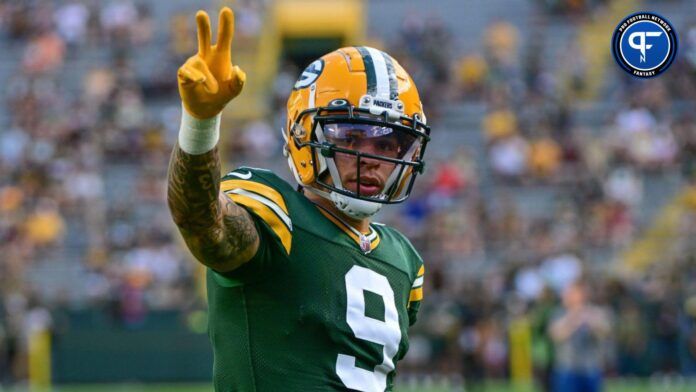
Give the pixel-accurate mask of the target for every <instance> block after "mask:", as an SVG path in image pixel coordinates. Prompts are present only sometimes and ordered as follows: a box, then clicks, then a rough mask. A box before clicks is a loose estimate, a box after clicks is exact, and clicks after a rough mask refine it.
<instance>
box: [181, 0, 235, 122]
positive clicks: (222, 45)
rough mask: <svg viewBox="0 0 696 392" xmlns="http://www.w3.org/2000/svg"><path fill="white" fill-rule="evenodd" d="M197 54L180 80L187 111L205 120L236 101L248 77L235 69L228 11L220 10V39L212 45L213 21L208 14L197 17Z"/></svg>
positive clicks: (197, 15)
mask: <svg viewBox="0 0 696 392" xmlns="http://www.w3.org/2000/svg"><path fill="white" fill-rule="evenodd" d="M196 24H197V26H198V53H196V54H195V55H193V56H191V57H189V59H188V60H186V62H185V63H184V65H182V66H181V68H179V72H178V73H177V79H178V84H179V95H180V96H181V101H182V102H183V104H184V109H185V110H186V111H187V112H188V113H189V114H190V115H191V116H193V117H195V118H198V119H201V120H204V119H209V118H212V117H215V116H216V115H217V114H218V113H220V112H221V111H222V109H223V108H224V107H225V105H227V103H228V102H229V101H231V100H232V99H233V98H234V97H236V96H237V95H239V93H240V92H241V91H242V87H244V82H245V81H246V74H245V73H244V71H242V70H241V69H240V68H239V67H238V66H236V65H235V66H233V65H232V58H231V46H232V38H233V37H234V13H233V12H232V10H231V9H229V8H228V7H223V8H222V10H220V17H219V22H218V24H219V27H218V37H217V42H216V44H215V45H212V44H211V43H210V39H211V35H212V33H211V31H210V18H209V17H208V14H207V13H206V12H205V11H198V12H197V13H196Z"/></svg>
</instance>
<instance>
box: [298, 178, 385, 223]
mask: <svg viewBox="0 0 696 392" xmlns="http://www.w3.org/2000/svg"><path fill="white" fill-rule="evenodd" d="M304 188H305V189H307V190H308V191H310V192H312V193H314V194H317V195H319V196H321V197H323V198H324V199H327V200H331V201H332V202H333V203H334V205H335V206H336V208H338V210H339V211H341V212H342V213H344V214H346V215H348V216H350V217H351V218H355V219H365V218H369V217H371V216H373V215H374V214H376V213H377V212H378V211H379V210H380V208H382V203H377V202H374V201H367V200H360V199H355V198H353V197H350V196H346V195H342V194H340V193H337V192H333V191H331V192H325V191H321V190H319V189H316V188H313V187H311V186H306V187H304Z"/></svg>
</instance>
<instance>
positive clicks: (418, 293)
mask: <svg viewBox="0 0 696 392" xmlns="http://www.w3.org/2000/svg"><path fill="white" fill-rule="evenodd" d="M422 299H423V287H422V286H421V287H419V288H417V289H413V290H411V295H409V297H408V302H414V301H420V300H422Z"/></svg>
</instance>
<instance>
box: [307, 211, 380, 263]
mask: <svg viewBox="0 0 696 392" xmlns="http://www.w3.org/2000/svg"><path fill="white" fill-rule="evenodd" d="M314 205H316V206H317V207H318V208H319V212H321V213H322V215H324V216H325V217H326V218H327V219H328V220H330V221H331V222H333V223H334V224H335V225H336V226H338V227H339V228H340V229H341V230H342V231H343V232H344V233H346V234H348V236H349V237H350V238H352V239H353V241H355V243H356V244H357V245H358V247H360V250H361V251H362V252H363V253H365V254H369V253H370V252H372V251H373V250H375V248H377V245H379V242H380V238H379V234H378V233H377V230H375V229H374V228H373V227H372V225H370V231H369V232H368V233H361V232H360V231H358V230H357V229H356V228H354V227H353V226H351V225H349V224H348V223H346V221H344V220H343V219H341V218H340V217H338V216H337V215H336V214H334V213H333V212H331V211H329V210H327V209H326V208H324V207H322V206H321V205H319V204H316V203H314Z"/></svg>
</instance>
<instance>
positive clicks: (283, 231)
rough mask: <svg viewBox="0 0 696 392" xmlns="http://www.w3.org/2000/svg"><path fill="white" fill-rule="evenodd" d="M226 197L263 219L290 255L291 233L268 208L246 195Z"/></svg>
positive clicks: (230, 194) (231, 194) (229, 194)
mask: <svg viewBox="0 0 696 392" xmlns="http://www.w3.org/2000/svg"><path fill="white" fill-rule="evenodd" d="M227 196H229V197H230V199H232V201H234V202H235V203H238V204H241V205H243V206H245V207H248V208H250V209H251V210H252V211H254V213H255V214H256V215H258V216H259V217H260V218H261V219H263V220H264V222H266V223H267V224H268V226H270V227H271V230H273V232H274V233H275V234H276V235H277V236H278V238H280V242H281V243H282V244H283V247H284V248H285V251H286V252H287V253H288V254H290V247H291V245H292V233H291V232H290V228H288V226H286V225H285V223H284V222H283V221H282V220H281V219H280V217H278V215H276V213H274V212H273V210H271V208H270V207H268V206H267V205H265V204H264V203H262V202H260V201H258V200H256V199H254V198H252V197H250V196H248V195H243V194H236V193H228V194H227Z"/></svg>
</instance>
